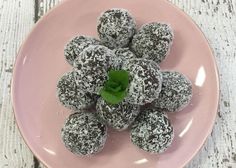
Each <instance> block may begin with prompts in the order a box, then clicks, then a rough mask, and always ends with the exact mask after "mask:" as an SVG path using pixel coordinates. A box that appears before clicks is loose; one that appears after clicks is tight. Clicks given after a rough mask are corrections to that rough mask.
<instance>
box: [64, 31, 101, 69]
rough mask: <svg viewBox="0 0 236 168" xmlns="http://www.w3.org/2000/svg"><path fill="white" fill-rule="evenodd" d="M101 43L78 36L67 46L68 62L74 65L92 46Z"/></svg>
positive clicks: (91, 38)
mask: <svg viewBox="0 0 236 168" xmlns="http://www.w3.org/2000/svg"><path fill="white" fill-rule="evenodd" d="M99 44H100V41H98V40H97V39H95V38H93V37H89V36H76V37H74V38H73V39H72V40H71V41H69V43H67V44H66V46H65V49H64V54H65V58H66V61H67V62H68V63H69V64H70V65H73V63H74V60H75V59H76V58H77V57H78V56H79V54H80V53H81V52H82V51H83V50H84V49H85V48H87V47H88V46H90V45H99Z"/></svg>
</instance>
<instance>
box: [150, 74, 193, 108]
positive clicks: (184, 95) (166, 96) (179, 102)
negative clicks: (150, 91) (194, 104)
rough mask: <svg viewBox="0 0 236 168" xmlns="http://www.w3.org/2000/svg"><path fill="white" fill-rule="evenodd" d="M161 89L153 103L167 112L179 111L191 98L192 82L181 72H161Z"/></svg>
mask: <svg viewBox="0 0 236 168" xmlns="http://www.w3.org/2000/svg"><path fill="white" fill-rule="evenodd" d="M162 77H163V81H162V90H161V92H160V94H159V97H158V99H156V100H155V101H154V102H153V104H154V106H156V107H158V108H161V109H164V110H165V111H168V112H175V111H180V110H182V109H183V108H184V107H186V106H187V105H188V104H189V102H190V100H191V98H192V83H191V81H190V80H189V79H188V78H187V77H186V76H184V75H183V74H181V73H179V72H175V71H163V72H162Z"/></svg>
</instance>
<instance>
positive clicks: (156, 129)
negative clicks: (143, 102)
mask: <svg viewBox="0 0 236 168" xmlns="http://www.w3.org/2000/svg"><path fill="white" fill-rule="evenodd" d="M173 137H174V133H173V128H172V126H171V124H170V121H169V120H168V118H167V115H165V114H164V113H163V112H162V111H160V110H158V109H146V110H144V111H142V112H141V113H140V115H139V116H138V117H137V118H136V120H135V122H134V123H133V125H132V127H131V141H132V143H133V144H134V145H136V146H138V147H139V148H140V149H142V150H144V151H146V152H150V153H162V152H164V151H165V150H166V149H167V148H168V147H169V146H170V145H171V143H172V140H173Z"/></svg>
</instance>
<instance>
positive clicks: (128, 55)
mask: <svg viewBox="0 0 236 168" xmlns="http://www.w3.org/2000/svg"><path fill="white" fill-rule="evenodd" d="M113 52H114V53H115V55H116V56H117V59H118V61H119V65H120V66H119V68H122V65H123V63H124V62H125V61H127V60H130V59H133V58H136V55H135V54H134V53H133V52H132V51H130V50H129V48H117V49H114V50H113Z"/></svg>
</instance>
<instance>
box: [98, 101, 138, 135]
mask: <svg viewBox="0 0 236 168" xmlns="http://www.w3.org/2000/svg"><path fill="white" fill-rule="evenodd" d="M96 109H97V114H98V117H99V118H100V119H101V121H103V122H105V123H106V124H108V125H109V126H111V127H112V128H114V129H116V130H119V131H122V130H125V129H126V128H128V127H129V125H130V124H131V123H132V122H133V121H134V120H135V118H136V117H137V116H138V114H139V105H133V104H129V103H127V102H124V101H123V102H121V103H119V104H115V105H112V104H109V103H107V102H105V101H104V100H103V99H102V98H100V99H99V100H98V102H97V105H96Z"/></svg>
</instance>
